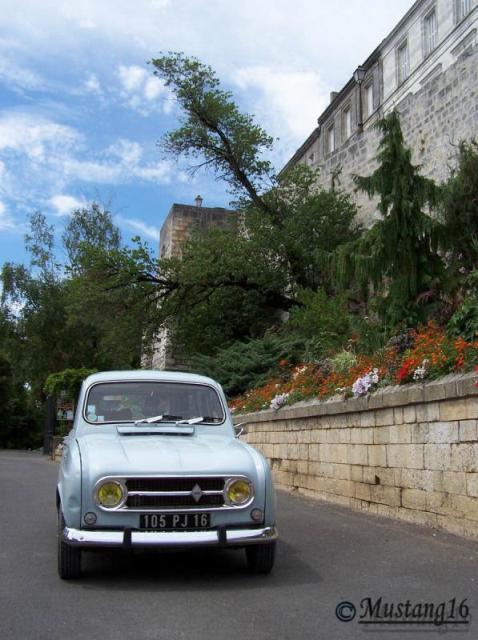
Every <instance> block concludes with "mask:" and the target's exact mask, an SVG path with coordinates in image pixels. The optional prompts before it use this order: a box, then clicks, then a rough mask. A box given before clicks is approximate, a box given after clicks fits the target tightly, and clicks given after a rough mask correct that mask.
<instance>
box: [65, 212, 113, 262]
mask: <svg viewBox="0 0 478 640" xmlns="http://www.w3.org/2000/svg"><path fill="white" fill-rule="evenodd" d="M120 242H121V235H120V232H119V229H118V227H116V225H115V224H114V223H113V219H112V216H111V213H110V212H109V211H108V210H107V209H105V208H104V207H102V206H101V205H100V204H98V203H97V202H92V203H91V205H90V206H89V207H83V208H81V209H77V210H76V211H74V212H73V215H72V217H71V219H70V221H69V223H68V225H67V226H66V229H65V231H64V233H63V245H64V247H65V249H66V253H67V256H68V261H69V267H70V268H71V269H78V268H79V267H80V265H81V263H82V262H84V253H85V252H88V251H91V250H92V249H95V248H96V249H101V250H102V251H111V250H113V249H119V246H120Z"/></svg>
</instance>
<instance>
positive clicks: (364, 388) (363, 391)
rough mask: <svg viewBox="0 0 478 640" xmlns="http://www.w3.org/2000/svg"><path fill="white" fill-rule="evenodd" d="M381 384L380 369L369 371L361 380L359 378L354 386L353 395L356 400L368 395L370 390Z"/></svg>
mask: <svg viewBox="0 0 478 640" xmlns="http://www.w3.org/2000/svg"><path fill="white" fill-rule="evenodd" d="M378 382H379V375H378V369H373V370H372V371H369V372H368V373H366V374H365V375H364V376H362V377H361V378H357V380H355V382H354V383H353V385H352V393H353V394H354V398H359V397H360V396H366V395H368V393H369V391H370V389H371V388H372V387H373V386H375V385H377V384H378Z"/></svg>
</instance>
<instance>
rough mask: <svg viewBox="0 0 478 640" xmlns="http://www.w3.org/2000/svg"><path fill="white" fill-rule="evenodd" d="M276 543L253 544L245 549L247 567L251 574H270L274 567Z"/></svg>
mask: <svg viewBox="0 0 478 640" xmlns="http://www.w3.org/2000/svg"><path fill="white" fill-rule="evenodd" d="M275 555H276V543H275V542H269V543H267V544H254V545H251V546H249V547H246V558H247V566H248V568H249V571H251V573H270V572H271V571H272V567H273V566H274V560H275Z"/></svg>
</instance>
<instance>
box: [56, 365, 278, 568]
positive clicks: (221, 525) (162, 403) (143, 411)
mask: <svg viewBox="0 0 478 640" xmlns="http://www.w3.org/2000/svg"><path fill="white" fill-rule="evenodd" d="M236 429H237V427H236ZM56 500H57V507H58V571H59V574H60V577H61V578H64V579H70V578H77V577H79V576H80V573H81V556H82V553H83V552H84V551H87V550H89V549H90V550H91V549H101V548H111V547H118V548H123V549H132V548H143V549H144V548H146V549H152V548H162V549H174V548H179V547H182V548H192V547H196V546H215V547H239V548H240V547H244V548H245V551H246V558H247V563H248V566H249V568H250V570H251V571H253V572H255V573H269V572H270V571H271V569H272V567H273V565H274V557H275V545H276V540H277V535H278V534H277V528H276V521H275V494H274V488H273V485H272V477H271V473H270V469H269V466H268V464H267V461H266V460H265V458H264V457H263V456H262V455H261V454H260V453H259V452H258V451H256V450H255V449H253V448H252V447H251V446H250V445H248V444H246V443H245V442H242V441H240V440H239V439H238V438H237V437H236V432H235V428H234V426H233V423H232V420H231V415H230V413H229V410H228V408H227V403H226V398H225V396H224V393H223V391H222V389H221V387H220V385H219V384H218V383H217V382H214V380H211V379H210V378H205V377H203V376H198V375H193V374H187V373H177V372H165V371H144V370H143V371H108V372H105V373H97V374H94V375H92V376H90V377H88V378H87V379H86V380H85V381H84V383H83V386H82V389H81V393H80V396H79V400H78V406H77V410H76V416H75V421H74V425H73V429H72V431H71V432H70V434H69V436H68V437H67V438H66V441H65V447H64V451H63V457H62V461H61V465H60V472H59V477H58V486H57V495H56Z"/></svg>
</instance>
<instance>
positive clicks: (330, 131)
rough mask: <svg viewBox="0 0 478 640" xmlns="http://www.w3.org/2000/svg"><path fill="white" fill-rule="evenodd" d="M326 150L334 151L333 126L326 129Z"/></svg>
mask: <svg viewBox="0 0 478 640" xmlns="http://www.w3.org/2000/svg"><path fill="white" fill-rule="evenodd" d="M327 151H328V152H329V153H333V152H334V151H335V129H334V127H333V126H331V127H329V129H327Z"/></svg>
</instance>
